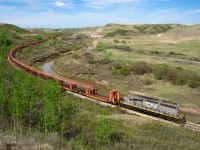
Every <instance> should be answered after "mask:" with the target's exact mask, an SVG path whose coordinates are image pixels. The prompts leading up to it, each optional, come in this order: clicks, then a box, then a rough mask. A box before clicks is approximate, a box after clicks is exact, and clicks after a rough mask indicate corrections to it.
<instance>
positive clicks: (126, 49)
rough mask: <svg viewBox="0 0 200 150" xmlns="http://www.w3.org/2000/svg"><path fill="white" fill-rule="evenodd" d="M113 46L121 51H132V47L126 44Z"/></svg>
mask: <svg viewBox="0 0 200 150" xmlns="http://www.w3.org/2000/svg"><path fill="white" fill-rule="evenodd" d="M112 48H115V49H119V50H121V51H126V52H131V51H132V49H131V48H130V47H129V46H126V45H113V46H112Z"/></svg>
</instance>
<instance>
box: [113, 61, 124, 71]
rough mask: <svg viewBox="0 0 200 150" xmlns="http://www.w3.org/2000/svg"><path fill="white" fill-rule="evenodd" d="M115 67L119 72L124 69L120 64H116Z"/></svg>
mask: <svg viewBox="0 0 200 150" xmlns="http://www.w3.org/2000/svg"><path fill="white" fill-rule="evenodd" d="M113 66H114V68H115V69H117V70H118V69H121V68H122V65H121V64H120V63H114V65H113Z"/></svg>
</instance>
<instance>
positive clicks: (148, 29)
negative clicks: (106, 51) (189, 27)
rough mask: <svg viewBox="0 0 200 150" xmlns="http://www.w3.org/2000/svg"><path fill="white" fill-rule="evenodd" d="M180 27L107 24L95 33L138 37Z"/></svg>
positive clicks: (108, 35) (109, 35) (169, 25)
mask: <svg viewBox="0 0 200 150" xmlns="http://www.w3.org/2000/svg"><path fill="white" fill-rule="evenodd" d="M178 26H182V25H173V24H144V25H121V24H107V25H106V26H104V27H101V28H99V29H98V30H97V31H98V33H100V34H103V35H105V36H107V37H114V36H136V35H137V36H138V35H152V34H158V33H164V32H166V31H168V30H171V29H173V28H176V27H178Z"/></svg>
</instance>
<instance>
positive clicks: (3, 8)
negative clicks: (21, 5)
mask: <svg viewBox="0 0 200 150" xmlns="http://www.w3.org/2000/svg"><path fill="white" fill-rule="evenodd" d="M15 9H16V7H14V6H4V5H0V11H12V10H15Z"/></svg>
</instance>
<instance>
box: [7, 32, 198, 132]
mask: <svg viewBox="0 0 200 150" xmlns="http://www.w3.org/2000/svg"><path fill="white" fill-rule="evenodd" d="M57 36H58V35H57ZM57 36H53V37H50V38H46V39H43V40H40V41H35V42H29V43H26V44H21V45H19V46H17V47H15V48H13V49H11V51H10V53H9V56H8V59H9V61H10V63H11V64H12V65H13V66H15V67H16V68H20V69H22V70H24V71H25V72H26V73H27V74H33V75H35V76H37V77H40V78H43V79H46V80H48V79H55V80H57V81H58V82H59V83H60V85H61V87H63V88H64V89H66V90H68V91H69V92H70V91H71V93H73V92H77V93H79V94H76V93H73V94H75V95H76V96H79V97H83V98H87V99H90V100H93V101H95V102H97V103H100V104H101V105H109V106H111V107H119V106H116V105H114V104H112V103H111V102H113V101H109V97H100V95H97V94H96V95H91V93H89V94H87V92H86V93H82V92H80V91H74V90H73V89H72V88H68V87H66V86H65V85H64V84H63V83H64V82H67V83H70V84H71V85H78V86H81V87H84V88H85V89H86V90H87V89H89V90H90V89H95V87H94V86H92V85H88V84H84V83H81V82H77V81H75V80H70V79H66V78H63V77H60V76H54V75H51V74H48V73H45V72H42V71H40V70H37V69H35V68H33V67H31V66H28V65H26V64H23V63H22V62H21V61H19V60H17V59H16V58H15V56H14V55H15V52H16V51H17V50H19V49H21V48H24V47H27V46H30V45H35V44H39V43H42V42H45V41H47V40H49V39H52V38H56V37H57ZM71 85H70V86H71ZM89 92H90V91H89ZM112 92H115V91H112ZM115 96H116V95H115ZM101 101H103V102H101ZM120 109H122V110H125V111H126V112H128V113H131V114H136V115H139V116H143V117H147V118H152V119H154V120H159V121H163V122H169V121H166V120H163V119H160V118H156V117H153V116H149V115H146V114H142V113H139V112H135V111H133V110H130V109H128V108H122V107H120ZM170 123H172V122H170ZM172 124H176V123H172ZM176 125H178V124H176ZM186 127H189V128H190V129H191V128H193V129H195V130H199V126H198V125H196V124H191V123H187V124H186Z"/></svg>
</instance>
